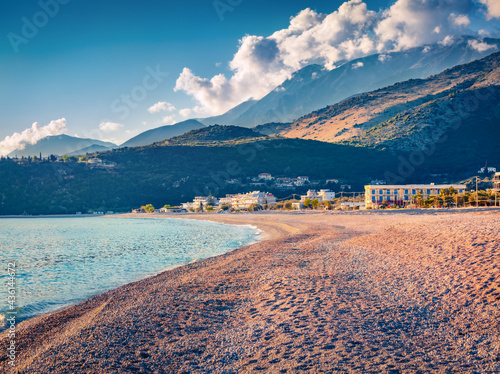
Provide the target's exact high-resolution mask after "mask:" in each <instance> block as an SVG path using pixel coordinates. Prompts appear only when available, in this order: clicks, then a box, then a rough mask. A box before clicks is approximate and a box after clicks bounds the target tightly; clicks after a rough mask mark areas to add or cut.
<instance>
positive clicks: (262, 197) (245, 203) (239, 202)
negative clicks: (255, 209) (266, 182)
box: [224, 191, 276, 210]
mask: <svg viewBox="0 0 500 374" xmlns="http://www.w3.org/2000/svg"><path fill="white" fill-rule="evenodd" d="M228 196H231V197H230V199H231V202H230V203H229V197H228ZM224 201H225V204H231V206H232V207H233V208H234V209H239V210H241V209H243V210H245V209H248V207H249V206H250V205H252V204H259V205H276V197H275V196H274V195H273V194H271V193H269V192H260V191H253V192H249V193H246V194H237V195H227V196H226V198H225V199H224Z"/></svg>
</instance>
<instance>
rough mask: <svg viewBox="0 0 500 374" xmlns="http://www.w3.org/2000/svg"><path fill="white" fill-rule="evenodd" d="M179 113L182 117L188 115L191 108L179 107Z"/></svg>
mask: <svg viewBox="0 0 500 374" xmlns="http://www.w3.org/2000/svg"><path fill="white" fill-rule="evenodd" d="M179 114H180V115H181V116H183V117H189V115H190V114H191V109H189V108H184V109H181V110H179Z"/></svg>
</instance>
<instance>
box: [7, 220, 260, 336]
mask: <svg viewBox="0 0 500 374" xmlns="http://www.w3.org/2000/svg"><path fill="white" fill-rule="evenodd" d="M257 236H258V233H257V231H256V230H255V229H253V228H251V227H248V226H228V225H221V224H217V223H211V222H203V221H193V220H182V219H155V218H115V217H109V218H108V217H89V218H87V217H81V218H21V219H0V313H2V314H1V315H0V327H2V326H1V325H2V324H3V323H2V322H3V321H4V315H5V312H6V311H7V310H8V308H9V305H8V304H7V300H8V280H9V277H8V269H7V268H8V263H9V262H15V263H16V268H17V273H16V278H15V281H16V287H15V296H16V300H15V302H16V307H17V308H19V309H18V315H17V319H18V320H22V319H27V318H31V317H33V316H36V315H40V314H43V313H47V312H50V311H53V310H55V309H58V308H61V307H63V306H67V305H72V304H76V303H78V302H79V301H82V300H85V299H88V298H90V297H92V296H94V295H97V294H99V293H102V292H105V291H108V290H110V289H112V288H116V287H118V286H121V285H123V284H126V283H129V282H132V281H136V280H139V279H143V278H146V277H148V276H151V275H154V274H157V273H158V272H160V271H162V270H165V269H168V268H171V267H174V266H178V265H182V264H187V263H190V262H192V261H196V260H201V259H204V258H208V257H212V256H216V255H220V254H223V253H226V252H228V251H230V250H233V249H236V248H238V247H241V246H244V245H246V244H249V243H251V242H254V241H256V240H257Z"/></svg>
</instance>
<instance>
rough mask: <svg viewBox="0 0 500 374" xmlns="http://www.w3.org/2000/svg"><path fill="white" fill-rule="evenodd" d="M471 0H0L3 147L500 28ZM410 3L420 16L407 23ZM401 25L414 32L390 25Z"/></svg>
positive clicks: (109, 134) (489, 6)
mask: <svg viewBox="0 0 500 374" xmlns="http://www.w3.org/2000/svg"><path fill="white" fill-rule="evenodd" d="M478 1H481V2H483V3H484V4H479V2H478ZM478 1H475V0H428V1H423V0H399V1H398V3H399V4H398V5H397V6H396V7H394V6H393V5H394V3H395V1H365V2H364V3H362V2H361V0H353V1H351V2H350V3H349V4H348V5H346V4H344V5H342V4H343V3H344V2H343V1H336V0H332V1H324V0H323V1H319V0H309V1H307V0H302V1H294V0H288V1H262V0H252V1H250V0H215V1H214V0H187V1H126V0H125V1H124V0H121V1H115V0H103V1H93V0H87V1H82V0H41V1H9V2H3V3H2V5H1V7H2V8H3V9H2V11H1V12H0V28H1V33H0V35H2V37H1V38H0V100H1V102H2V105H1V107H0V108H1V109H0V153H1V152H2V149H4V151H5V150H6V149H7V148H8V147H12V146H13V144H16V142H19V141H33V139H34V138H36V137H40V136H41V135H43V134H46V135H47V134H49V135H51V134H55V133H57V132H65V133H67V134H69V135H75V134H77V135H78V136H81V137H93V138H99V139H106V140H112V141H115V142H118V143H120V142H123V141H125V140H127V139H128V138H130V137H131V136H133V135H136V134H137V133H139V132H142V131H145V130H147V129H150V128H154V127H158V126H161V125H163V124H172V123H174V122H178V121H181V120H184V119H186V118H191V117H203V116H209V115H212V114H218V113H221V112H223V111H224V110H226V109H228V108H230V107H232V106H233V105H235V104H237V103H239V102H241V101H243V100H246V99H248V98H250V97H260V96H262V95H263V94H265V92H267V91H268V90H269V89H272V87H273V86H272V85H273V84H276V85H278V84H279V83H280V82H281V81H282V80H283V79H286V77H288V76H289V75H290V73H291V72H292V71H293V70H296V69H297V68H300V67H302V66H305V65H306V64H308V63H311V62H320V63H323V64H324V65H325V67H327V68H332V67H334V66H335V62H336V61H337V60H340V59H342V58H349V57H352V58H355V57H360V56H361V55H363V54H371V53H376V52H377V50H378V51H381V50H391V49H395V48H399V49H404V48H406V47H409V46H410V44H412V43H413V44H415V43H417V44H418V43H425V42H435V41H439V40H440V39H443V38H444V37H446V36H447V35H453V34H456V35H458V34H461V33H468V34H471V33H472V34H473V33H477V32H478V30H481V35H483V36H484V35H488V34H489V35H492V36H498V22H499V18H498V17H500V15H498V14H497V12H498V9H497V8H498V6H497V5H496V4H495V0H478ZM488 2H491V3H488ZM422 3H425V5H422ZM365 4H366V5H365ZM443 4H445V5H443ZM341 6H342V8H341V9H340V10H338V9H339V7H341ZM390 6H393V8H390ZM433 7H435V8H436V9H440V11H441V13H440V15H439V16H436V14H437V13H439V12H435V11H433V10H434V9H433ZM307 8H310V10H306V9H307ZM387 12H389V13H387ZM412 12H416V13H417V12H418V15H417V16H416V17H415V19H417V21H418V22H420V23H421V24H418V22H417V24H416V25H411V24H403V23H404V22H406V20H405V19H407V18H411V17H408V16H407V14H408V13H409V14H411V13H412ZM425 12H430V13H429V14H432V17H434V18H432V17H431V18H432V22H434V23H435V24H436V25H438V26H436V27H434V23H429V22H430V21H429V20H428V18H429V17H427V16H426V13H425ZM334 13H335V14H334ZM337 13H338V14H337ZM450 13H452V16H451V17H452V18H450ZM327 15H330V17H329V18H328V17H326V16H327ZM291 17H295V23H294V26H293V27H292V28H291V27H290V19H291ZM325 17H326V18H325ZM402 22H403V23H402ZM401 25H403V26H401ZM450 25H451V26H450ZM313 26H314V27H313ZM339 27H340V28H341V29H342V30H340V31H339ZM425 28H432V30H424V31H422V30H421V29H425ZM436 28H437V29H438V31H439V32H436ZM292 29H293V30H292ZM401 29H403V30H404V32H403V33H404V34H405V35H409V36H411V37H410V38H408V37H405V38H403V37H402V36H401V34H399V35H396V34H395V33H394V31H395V30H401ZM280 30H282V31H280ZM276 32H278V33H276ZM274 33H276V34H274ZM313 34H314V35H313ZM351 34H352V35H351ZM360 34H362V35H364V39H362V38H360V36H359V35H360ZM246 35H247V37H246V38H245V36H246ZM324 35H327V39H328V38H329V39H328V40H326V39H325V36H324ZM329 35H334V36H332V37H331V38H330V36H329ZM271 36H272V37H271ZM242 38H244V39H243V40H242ZM311 38H313V39H314V42H311V45H310V46H309V45H304V40H308V41H309V40H311ZM240 40H242V41H241V42H240ZM348 41H351V45H352V47H347V45H348V44H349V43H347V42H348ZM325 43H326V44H325ZM299 45H300V47H296V46H299ZM340 45H342V46H343V47H342V48H341V47H338V46H340ZM324 46H327V47H328V48H325V47H324ZM330 46H332V48H330ZM337 47H338V48H337ZM300 48H304V49H303V50H301V49H300ZM275 51H279V56H280V57H279V58H278V57H277V56H278V54H277V53H275ZM236 53H237V55H236V56H235V54H236ZM304 56H305V57H304ZM261 78H262V82H260V81H259V79H261ZM174 89H175V90H174ZM157 103H159V104H157ZM154 104H157V105H156V106H154ZM148 109H150V110H149V111H148ZM61 119H64V121H61ZM57 120H59V122H54V123H52V125H51V127H50V128H49V127H47V128H45V126H48V125H49V124H50V123H51V121H57ZM35 122H37V123H38V125H37V126H35V127H33V128H32V124H33V123H35ZM27 129H30V130H27ZM23 131H24V133H23ZM26 131H28V133H27V132H26ZM16 132H17V133H18V134H17V135H15V136H13V134H14V133H16ZM6 137H9V138H8V139H6ZM3 139H5V140H3ZM2 140H3V141H2ZM4 153H5V152H4Z"/></svg>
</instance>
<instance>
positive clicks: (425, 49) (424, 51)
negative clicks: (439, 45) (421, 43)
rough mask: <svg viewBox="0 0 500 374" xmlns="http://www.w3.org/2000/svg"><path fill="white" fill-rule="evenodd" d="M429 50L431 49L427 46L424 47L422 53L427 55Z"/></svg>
mask: <svg viewBox="0 0 500 374" xmlns="http://www.w3.org/2000/svg"><path fill="white" fill-rule="evenodd" d="M430 50H431V47H430V46H429V45H426V46H425V47H424V49H422V53H427V52H429V51H430Z"/></svg>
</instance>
